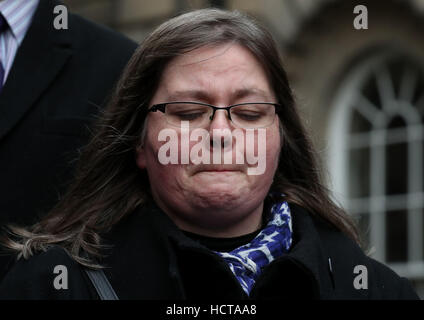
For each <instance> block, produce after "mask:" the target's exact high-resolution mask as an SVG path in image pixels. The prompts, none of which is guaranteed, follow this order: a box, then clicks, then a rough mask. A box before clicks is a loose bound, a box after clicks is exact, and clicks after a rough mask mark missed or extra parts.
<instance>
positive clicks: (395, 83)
mask: <svg viewBox="0 0 424 320" xmlns="http://www.w3.org/2000/svg"><path fill="white" fill-rule="evenodd" d="M417 61H418V60H414V59H412V58H410V57H407V56H405V55H403V54H402V55H401V54H397V53H388V52H384V53H381V54H377V55H374V56H372V57H369V58H368V59H362V60H361V61H360V62H359V63H357V64H356V65H355V66H354V67H353V69H351V71H350V72H348V74H347V76H346V77H345V78H344V79H343V80H342V82H341V84H340V86H339V88H338V90H337V95H336V97H335V100H334V105H333V110H334V112H333V113H332V116H331V119H330V127H329V132H328V133H329V141H330V145H329V170H330V173H331V176H332V181H333V185H332V188H333V190H334V191H335V192H334V197H335V198H336V200H338V201H339V202H340V203H341V204H342V205H343V206H344V207H345V208H346V209H347V210H348V212H349V213H351V214H352V215H353V216H354V217H355V218H356V219H357V220H358V221H359V225H360V228H361V231H362V234H363V237H364V240H365V242H366V243H367V244H368V245H369V247H370V248H372V249H371V251H373V252H374V253H373V257H375V258H376V259H378V260H380V261H383V262H386V263H388V264H389V265H390V266H391V267H393V268H394V269H395V270H396V271H398V272H399V273H400V274H402V275H404V276H408V277H412V278H413V277H422V276H424V219H423V214H424V211H423V208H424V189H423V185H424V183H423V180H424V170H423V166H424V157H423V152H424V151H423V150H424V127H423V119H424V117H423V115H424V72H423V68H422V65H421V64H420V63H418V62H417Z"/></svg>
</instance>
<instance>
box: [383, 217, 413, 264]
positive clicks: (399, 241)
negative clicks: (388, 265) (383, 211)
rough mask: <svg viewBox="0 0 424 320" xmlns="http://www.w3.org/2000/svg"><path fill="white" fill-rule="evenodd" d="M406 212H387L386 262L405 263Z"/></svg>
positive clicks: (406, 253)
mask: <svg viewBox="0 0 424 320" xmlns="http://www.w3.org/2000/svg"><path fill="white" fill-rule="evenodd" d="M407 220H408V217H407V213H406V210H395V211H388V212H387V215H386V260H387V261H388V262H405V261H406V260H407V256H408V247H407V241H408V240H407V239H408V237H407V223H408V221H407Z"/></svg>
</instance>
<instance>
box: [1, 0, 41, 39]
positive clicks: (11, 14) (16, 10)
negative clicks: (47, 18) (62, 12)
mask: <svg viewBox="0 0 424 320" xmlns="http://www.w3.org/2000/svg"><path fill="white" fill-rule="evenodd" d="M38 3H39V0H3V1H0V12H1V13H2V15H3V17H4V18H5V19H6V21H7V23H8V25H9V27H10V31H11V33H12V35H13V37H14V38H15V39H16V41H17V42H18V43H19V44H21V43H22V40H23V39H24V37H25V34H26V32H27V30H28V28H29V26H30V24H31V21H32V17H33V15H34V13H35V10H36V9H37V6H38Z"/></svg>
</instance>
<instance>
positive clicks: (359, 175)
mask: <svg viewBox="0 0 424 320" xmlns="http://www.w3.org/2000/svg"><path fill="white" fill-rule="evenodd" d="M369 168H370V153H369V148H357V149H356V148H355V149H351V150H350V166H349V169H350V173H349V194H350V197H351V198H360V197H368V196H369V192H370V189H369V181H370V179H369Z"/></svg>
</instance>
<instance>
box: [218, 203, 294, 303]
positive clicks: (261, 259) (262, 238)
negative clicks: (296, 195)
mask: <svg viewBox="0 0 424 320" xmlns="http://www.w3.org/2000/svg"><path fill="white" fill-rule="evenodd" d="M291 243H292V222H291V215H290V208H289V205H288V203H287V202H282V203H277V204H275V205H273V206H272V208H271V216H270V218H269V222H268V224H267V225H266V227H265V228H264V229H263V230H262V231H261V232H260V233H259V234H258V235H257V236H256V237H255V238H254V239H253V240H252V241H251V242H250V243H248V244H246V245H243V246H241V247H238V248H236V249H234V250H233V251H231V252H217V251H215V252H216V253H217V254H218V255H220V256H221V257H222V258H223V259H224V260H225V261H226V262H227V263H228V266H229V267H230V269H231V271H232V272H233V273H234V275H235V276H236V278H237V280H238V281H239V283H240V285H241V287H242V288H243V290H244V292H246V294H248V295H249V293H250V291H251V290H252V287H253V285H254V284H255V281H256V279H257V278H258V277H259V275H260V274H261V273H262V270H263V268H264V267H265V266H267V265H268V264H270V263H271V262H272V261H273V260H275V259H276V258H278V257H280V256H281V255H283V254H284V253H286V252H288V251H289V249H290V246H291Z"/></svg>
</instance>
